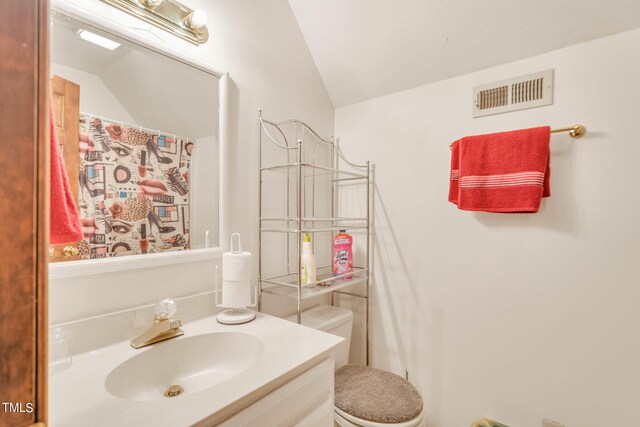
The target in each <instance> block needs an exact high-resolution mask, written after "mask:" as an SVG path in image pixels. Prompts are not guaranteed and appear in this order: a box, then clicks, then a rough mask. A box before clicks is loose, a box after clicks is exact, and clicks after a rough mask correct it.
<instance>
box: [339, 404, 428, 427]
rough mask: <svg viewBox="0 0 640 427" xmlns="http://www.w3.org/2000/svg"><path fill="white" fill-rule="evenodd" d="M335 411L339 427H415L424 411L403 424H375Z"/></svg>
mask: <svg viewBox="0 0 640 427" xmlns="http://www.w3.org/2000/svg"><path fill="white" fill-rule="evenodd" d="M333 408H334V410H335V414H334V416H335V421H336V423H338V424H339V425H340V426H341V427H416V426H418V425H420V423H421V422H422V419H423V418H424V411H421V412H420V414H418V416H417V417H415V418H414V419H412V420H409V421H406V422H404V423H393V424H386V423H377V422H375V421H368V420H363V419H361V418H357V417H354V416H353V415H351V414H348V413H346V412H344V411H343V410H342V409H340V408H338V407H336V406H334V407H333Z"/></svg>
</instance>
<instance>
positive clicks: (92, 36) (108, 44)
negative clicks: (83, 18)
mask: <svg viewBox="0 0 640 427" xmlns="http://www.w3.org/2000/svg"><path fill="white" fill-rule="evenodd" d="M78 35H79V36H80V38H81V39H82V40H86V41H88V42H91V43H93V44H97V45H98V46H101V47H104V48H105V49H109V50H115V49H117V48H119V47H120V46H122V45H121V44H120V43H118V42H116V41H113V40H111V39H108V38H106V37H103V36H101V35H98V34H96V33H92V32H91V31H87V30H78Z"/></svg>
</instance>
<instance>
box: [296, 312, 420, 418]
mask: <svg viewBox="0 0 640 427" xmlns="http://www.w3.org/2000/svg"><path fill="white" fill-rule="evenodd" d="M287 320H291V321H293V322H295V321H296V316H295V315H293V316H289V317H287ZM302 324H303V325H305V326H308V327H310V328H314V329H318V330H321V331H324V332H328V333H330V334H334V335H338V336H340V337H342V338H344V339H345V340H344V341H343V342H342V343H341V344H340V346H339V347H338V349H337V351H336V356H335V369H336V398H335V403H336V406H334V411H335V425H336V426H342V427H354V426H355V427H391V426H393V427H415V426H418V425H419V424H420V423H421V422H422V419H423V411H422V398H420V395H419V394H418V392H417V390H415V388H414V387H413V386H412V385H411V384H410V383H409V382H408V381H406V380H404V378H401V377H399V376H398V375H395V374H391V373H389V372H385V371H382V370H380V369H374V368H368V367H362V366H356V365H347V362H348V360H349V348H350V345H351V330H352V329H353V313H352V312H351V311H350V310H346V309H344V308H341V307H334V306H328V305H319V306H316V307H313V308H311V309H309V310H306V311H303V312H302ZM341 368H342V369H341ZM342 384H344V385H346V387H348V388H350V389H349V390H345V392H344V395H340V394H341V393H340V390H341V387H342ZM359 386H361V387H362V390H363V391H362V392H359V391H358V389H357V387H359ZM393 386H395V387H396V390H398V394H403V393H408V395H409V396H410V398H409V399H406V400H407V401H408V402H404V401H403V399H402V397H399V398H398V399H396V400H395V401H392V402H389V399H384V401H383V402H377V403H376V404H374V405H371V404H370V403H371V402H370V401H372V400H373V399H374V398H375V397H376V395H377V394H381V393H383V392H387V393H388V392H389V389H390V387H391V388H393ZM376 388H378V389H379V390H376ZM371 393H373V394H374V396H368V395H370V394H371ZM345 401H346V402H347V404H345ZM418 401H419V402H418ZM399 403H400V404H399ZM404 403H406V404H405V405H403V404H404ZM368 404H369V407H367V405H368ZM385 405H389V407H388V408H384V406H385ZM418 405H419V406H418ZM372 409H373V411H372ZM398 411H409V412H406V413H405V414H400V413H399V414H393V412H398ZM407 414H410V415H409V419H406V420H405V418H407V417H406V415H407ZM365 417H366V419H365ZM383 420H387V422H384V421H383ZM391 420H392V421H391ZM381 421H382V422H381Z"/></svg>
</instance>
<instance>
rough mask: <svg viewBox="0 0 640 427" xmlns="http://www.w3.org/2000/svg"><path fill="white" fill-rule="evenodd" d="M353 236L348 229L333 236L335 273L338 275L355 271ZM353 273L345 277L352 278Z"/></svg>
mask: <svg viewBox="0 0 640 427" xmlns="http://www.w3.org/2000/svg"><path fill="white" fill-rule="evenodd" d="M352 246H353V237H351V236H350V235H348V234H347V231H346V230H340V234H337V235H335V236H334V237H333V275H334V276H338V275H340V274H345V273H349V272H352V271H353V249H352ZM351 277H352V276H351V275H348V276H344V277H342V278H344V279H351Z"/></svg>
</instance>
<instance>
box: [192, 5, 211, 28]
mask: <svg viewBox="0 0 640 427" xmlns="http://www.w3.org/2000/svg"><path fill="white" fill-rule="evenodd" d="M208 20H209V18H208V17H207V14H206V13H205V12H204V10H200V9H197V10H194V11H193V12H192V13H191V14H190V15H189V17H188V18H187V25H189V27H190V28H192V29H194V30H201V29H203V28H204V27H205V26H206V25H207V21H208Z"/></svg>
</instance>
